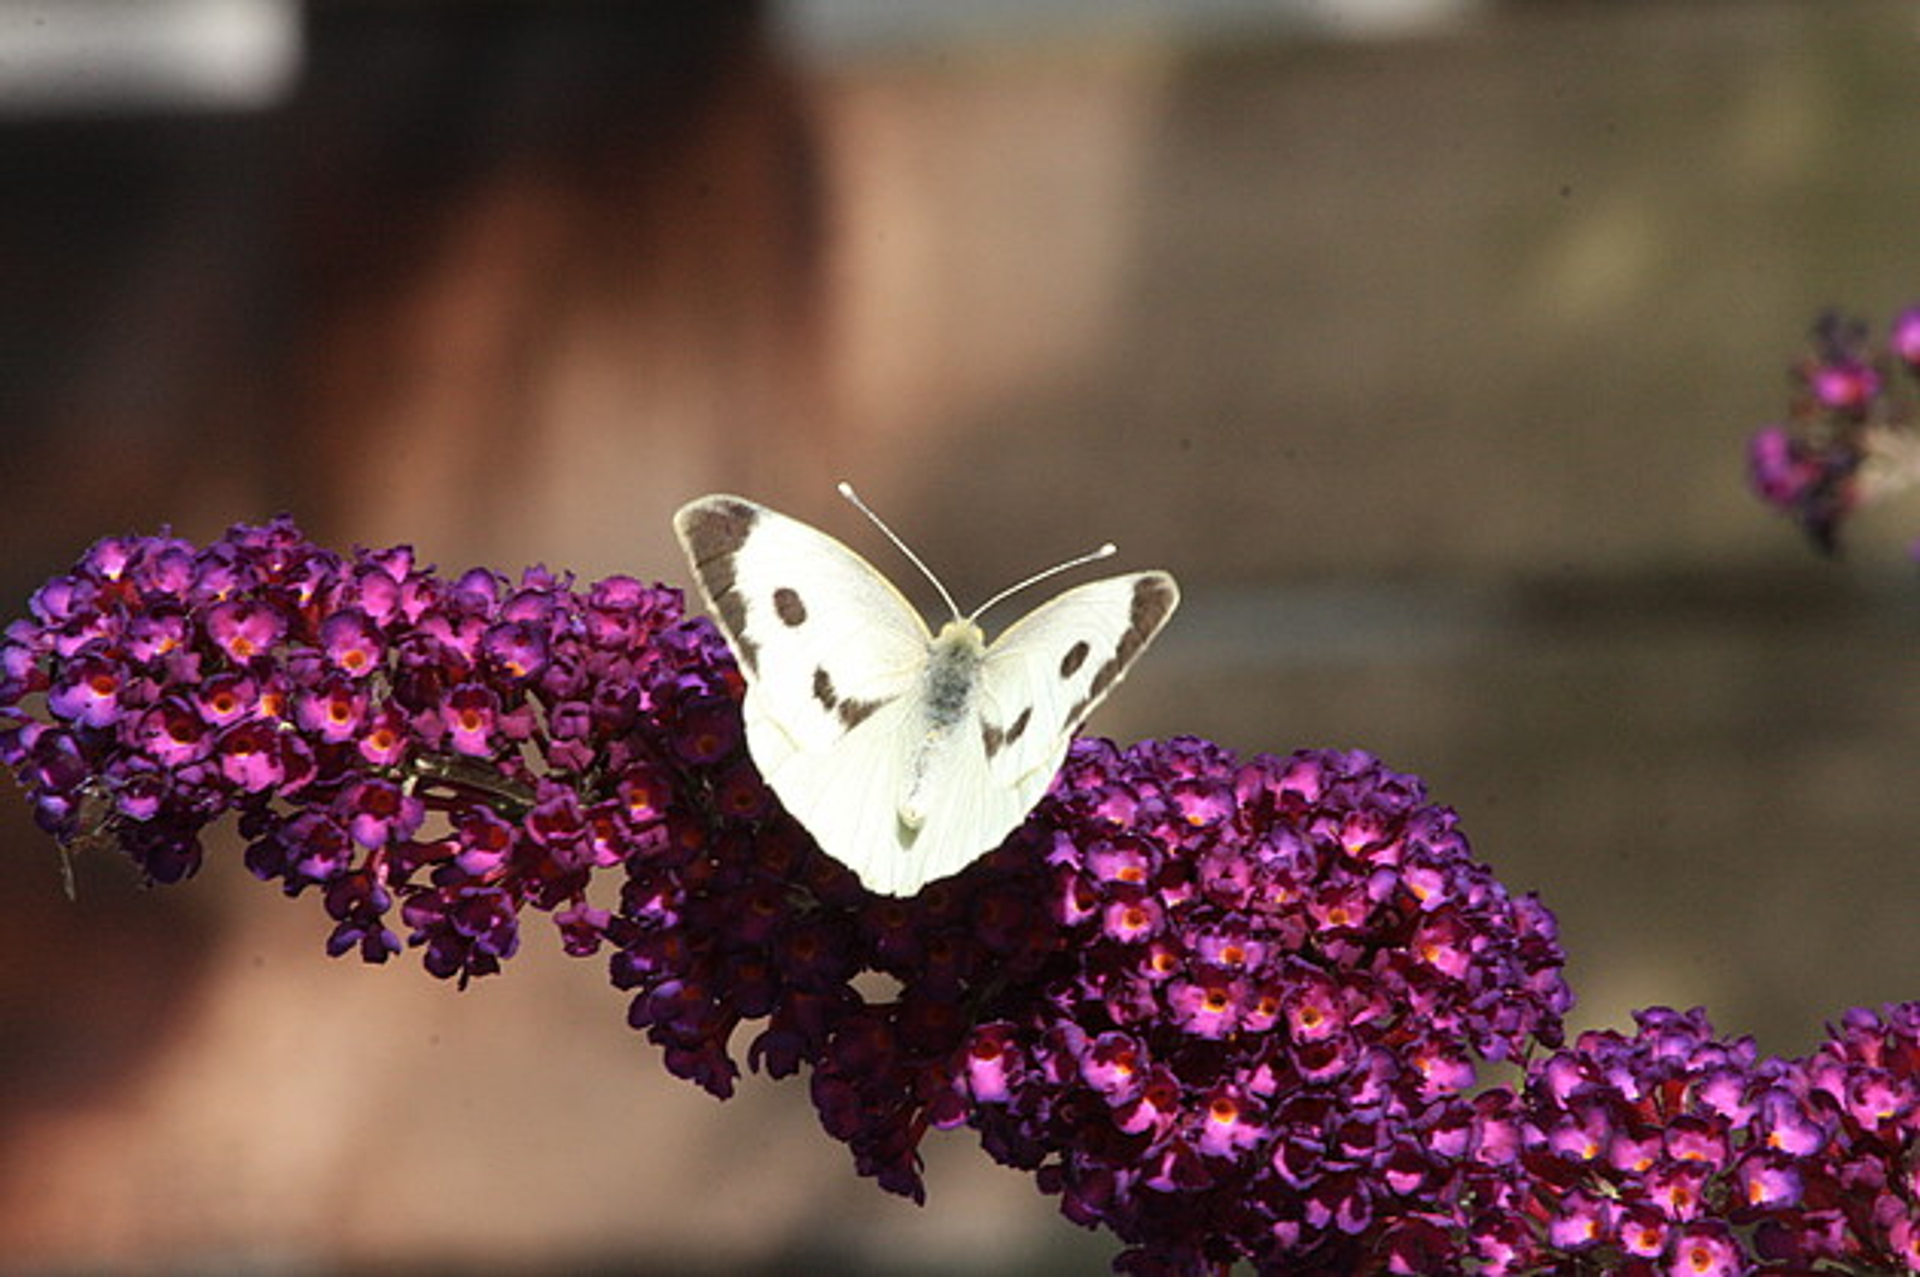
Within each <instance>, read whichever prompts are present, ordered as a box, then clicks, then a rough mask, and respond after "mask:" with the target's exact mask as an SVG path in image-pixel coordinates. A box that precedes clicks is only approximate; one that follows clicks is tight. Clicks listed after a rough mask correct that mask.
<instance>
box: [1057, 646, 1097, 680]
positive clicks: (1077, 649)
mask: <svg viewBox="0 0 1920 1277" xmlns="http://www.w3.org/2000/svg"><path fill="white" fill-rule="evenodd" d="M1089 650H1090V649H1089V648H1088V647H1087V641H1086V640H1085V639H1081V640H1080V641H1079V642H1078V643H1075V644H1074V645H1073V646H1072V647H1070V648H1068V649H1067V654H1066V655H1065V656H1063V657H1061V658H1060V677H1061V678H1072V677H1073V676H1074V674H1075V673H1076V672H1077V671H1078V670H1079V669H1080V667H1081V666H1082V665H1085V664H1086V663H1087V652H1088V651H1089Z"/></svg>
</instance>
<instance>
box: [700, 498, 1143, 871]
mask: <svg viewBox="0 0 1920 1277" xmlns="http://www.w3.org/2000/svg"><path fill="white" fill-rule="evenodd" d="M674 527H675V530H676V532H677V533H678V535H679V537H680V540H681V543H682V545H683V546H684V547H685V548H686V551H687V556H688V559H689V561H690V562H691V564H692V565H693V569H694V577H695V580H696V581H697V582H698V584H699V586H700V590H701V593H702V594H703V595H704V596H705V598H706V601H707V605H708V608H709V610H710V611H711V612H712V613H713V616H714V618H715V620H716V622H717V623H718V624H719V626H720V629H721V632H722V633H723V634H724V635H725V636H726V638H727V641H728V643H729V645H730V646H731V647H732V648H733V650H734V654H735V656H736V657H737V658H738V659H739V662H740V666H741V671H742V673H743V675H744V676H745V678H746V682H747V692H746V698H745V703H744V713H745V718H746V729H747V748H748V751H749V753H751V755H752V756H753V760H754V763H755V765H756V766H757V767H758V768H759V769H760V773H761V775H762V776H763V777H764V778H765V780H766V782H767V784H768V785H769V786H770V787H771V788H772V789H773V791H774V793H775V794H776V795H778V796H779V798H780V800H781V802H782V804H784V805H785V806H786V808H787V810H788V811H789V812H791V813H792V814H793V815H794V817H795V818H796V819H798V820H799V821H800V823H801V824H802V825H804V826H805V827H806V828H807V830H808V832H809V833H811V834H812V835H813V836H814V839H815V840H816V841H817V842H819V844H820V846H821V848H822V849H823V850H825V851H826V852H827V853H828V854H829V855H831V856H833V857H834V858H835V859H837V860H839V861H841V862H842V863H843V864H845V865H847V866H848V867H849V868H851V869H852V870H853V871H854V872H855V873H856V874H858V875H859V877H860V879H861V881H862V882H863V883H864V884H865V885H866V886H867V887H868V888H869V889H871V890H873V891H877V892H881V893H884V894H888V895H911V894H913V893H914V892H916V891H918V890H919V889H920V888H921V887H922V886H924V885H925V884H926V883H928V882H931V881H933V880H935V879H938V878H943V877H946V876H947V875H949V874H952V873H956V872H958V871H959V870H960V869H962V868H964V867H965V866H966V865H967V864H968V863H970V862H971V861H972V860H974V859H975V858H977V857H979V856H981V855H983V854H985V853H986V852H988V851H991V850H992V849H993V848H995V847H997V846H998V845H999V844H1000V843H1001V842H1002V841H1004V840H1005V838H1006V836H1007V835H1008V834H1009V833H1011V832H1012V831H1013V829H1014V828H1015V827H1016V826H1018V825H1019V824H1020V822H1021V821H1022V820H1024V819H1025V818H1026V815H1027V813H1028V812H1029V811H1031V810H1032V808H1033V806H1034V804H1035V803H1037V802H1039V800H1040V798H1041V797H1042V796H1043V795H1044V794H1045V793H1046V790H1047V787H1048V785H1050V784H1051V783H1052V780H1053V776H1054V773H1055V772H1056V771H1058V770H1059V767H1060V763H1061V761H1062V760H1063V759H1064V757H1065V755H1066V750H1067V745H1068V743H1069V742H1070V741H1071V740H1072V737H1073V734H1074V732H1075V731H1076V730H1077V729H1078V728H1079V726H1080V723H1081V722H1082V721H1083V720H1084V719H1085V718H1086V716H1087V715H1088V714H1089V713H1091V712H1092V710H1093V708H1094V706H1095V705H1097V704H1098V703H1099V702H1100V700H1101V699H1102V698H1103V697H1104V696H1105V695H1106V693H1107V692H1108V691H1109V690H1111V688H1112V686H1113V685H1114V684H1116V683H1117V682H1118V681H1119V680H1120V677H1121V676H1122V675H1123V674H1124V673H1125V671H1126V669H1127V667H1128V666H1129V665H1130V664H1131V663H1132V661H1133V659H1134V658H1135V657H1137V656H1138V655H1139V653H1140V651H1141V650H1142V649H1144V647H1145V646H1146V644H1147V643H1148V642H1149V641H1150V640H1151V639H1152V637H1153V635H1154V634H1155V633H1157V632H1158V630H1159V628H1160V626H1161V625H1162V624H1164V622H1165V621H1166V618H1167V616H1168V615H1170V614H1171V612H1172V610H1173V608H1174V605H1175V604H1176V603H1177V601H1178V597H1179V595H1178V591H1177V589H1176V588H1175V586H1174V584H1173V579H1172V578H1171V577H1170V576H1168V575H1166V574H1165V573H1162V572H1142V573H1135V574H1133V575H1130V576H1120V577H1112V578H1109V579H1107V580H1103V581H1095V582H1092V583H1090V584H1087V585H1081V586H1077V587H1075V588H1074V589H1071V590H1068V591H1066V592H1065V593H1063V594H1061V595H1059V596H1058V597H1057V598H1055V599H1053V600H1052V601H1051V602H1048V603H1045V604H1042V605H1041V606H1040V607H1039V608H1036V609H1035V610H1034V611H1033V612H1031V613H1029V614H1028V615H1027V616H1026V617H1024V618H1022V619H1021V620H1020V621H1018V622H1016V623H1015V624H1014V625H1012V626H1011V627H1009V628H1008V629H1007V631H1006V632H1005V633H1004V634H1002V635H1000V636H999V637H998V638H997V639H996V640H994V641H993V642H992V643H989V642H988V641H987V637H986V634H985V632H984V631H983V630H982V629H981V628H980V626H979V625H978V624H976V623H975V621H974V619H973V618H972V617H960V616H955V617H954V618H953V619H952V620H950V621H948V622H947V623H946V624H944V625H943V626H942V627H941V629H940V631H939V633H938V634H935V633H933V632H932V631H930V630H929V629H928V628H927V625H926V622H925V621H924V620H923V619H921V616H920V614H919V612H918V611H917V610H915V609H914V608H913V606H912V605H911V604H909V603H908V602H907V601H906V599H905V598H904V597H903V596H902V595H901V594H900V592H899V591H898V590H897V589H895V588H894V586H893V585H892V583H891V582H889V581H888V580H887V579H886V578H885V577H884V576H882V575H881V574H880V573H879V572H878V571H877V570H875V569H874V568H873V567H872V566H871V565H869V564H868V563H867V562H866V561H865V560H864V559H862V558H861V557H860V556H859V555H857V554H855V553H854V552H853V551H852V550H850V549H848V548H847V547H846V546H844V545H842V544H841V543H840V542H839V541H837V540H835V539H834V538H832V537H830V536H828V535H826V534H825V533H823V532H820V531H818V530H817V529H814V528H811V527H809V526H807V525H806V524H804V523H801V522H799V521H798V520H796V519H791V518H788V517H787V516H785V515H782V514H779V513H777V512H775V511H773V510H769V509H767V508H766V507H764V506H760V505H757V504H755V503H754V502H751V501H748V500H746V499H744V498H741V497H733V496H724V495H719V496H710V497H702V498H700V499H699V500H697V501H693V502H690V503H689V504H688V505H686V506H685V507H683V508H682V509H681V510H680V512H679V513H678V514H677V515H676V516H675V518H674Z"/></svg>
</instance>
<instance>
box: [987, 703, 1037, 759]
mask: <svg viewBox="0 0 1920 1277" xmlns="http://www.w3.org/2000/svg"><path fill="white" fill-rule="evenodd" d="M1032 721H1033V706H1031V705H1029V706H1027V707H1026V708H1025V709H1023V710H1021V711H1020V716H1019V717H1018V718H1016V719H1014V720H1013V726H1012V727H1005V728H1003V727H999V726H997V725H995V724H993V723H989V722H987V721H986V720H985V719H982V720H981V722H980V743H981V744H982V745H984V746H985V747H986V750H987V757H988V758H992V757H993V756H994V755H995V754H997V753H999V752H1000V751H1001V750H1003V749H1005V748H1006V747H1007V746H1009V745H1011V744H1013V743H1014V742H1015V741H1017V740H1019V739H1020V738H1021V737H1022V736H1024V735H1025V734H1026V731H1027V724H1028V723H1030V722H1032Z"/></svg>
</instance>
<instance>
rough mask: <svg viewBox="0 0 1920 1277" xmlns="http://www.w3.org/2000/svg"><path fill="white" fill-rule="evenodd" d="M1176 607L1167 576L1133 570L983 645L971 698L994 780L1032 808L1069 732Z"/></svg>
mask: <svg viewBox="0 0 1920 1277" xmlns="http://www.w3.org/2000/svg"><path fill="white" fill-rule="evenodd" d="M1179 601H1180V592H1179V590H1178V589H1177V588H1176V587H1175V585H1174V583H1173V578H1172V577H1171V576H1168V575H1167V574H1166V573H1164V572H1136V573H1133V574H1131V575H1128V576H1116V577H1110V578H1108V579H1106V580H1104V581H1094V582H1092V583H1090V584H1087V585H1081V586H1075V587H1074V588H1073V589H1071V590H1068V591H1067V592H1066V593H1064V594H1062V595H1060V596H1059V597H1058V598H1055V599H1053V600H1052V601H1051V602H1048V603H1044V604H1042V605H1041V606H1039V607H1037V608H1035V609H1034V610H1033V611H1032V612H1029V613H1028V614H1027V615H1026V616H1024V617H1022V618H1021V619H1020V620H1019V621H1017V622H1016V623H1015V624H1014V625H1013V626H1012V627H1011V628H1009V629H1008V630H1007V632H1006V633H1004V634H1002V635H1001V636H1000V637H999V639H998V640H996V641H995V642H994V644H993V646H991V647H990V648H988V649H987V660H986V664H985V666H984V667H983V669H982V671H981V695H980V702H979V704H980V715H981V725H980V730H981V741H982V746H983V751H984V753H985V755H986V762H987V768H988V772H989V774H990V775H991V777H992V779H993V783H994V784H996V785H998V786H1002V787H1007V788H1010V789H1012V790H1013V791H1015V792H1017V793H1019V794H1020V795H1021V796H1022V797H1023V798H1024V800H1025V803H1026V806H1027V807H1031V806H1032V805H1033V804H1034V803H1037V802H1039V801H1040V797H1041V795H1043V794H1045V793H1046V791H1047V786H1048V785H1050V784H1051V783H1052V782H1053V775H1054V773H1055V772H1057V771H1059V770H1060V762H1061V760H1062V759H1063V758H1064V757H1065V756H1066V752H1067V744H1068V742H1070V741H1071V740H1072V739H1073V734H1074V733H1075V732H1077V731H1079V730H1080V725H1081V724H1082V723H1084V722H1085V721H1086V719H1087V715H1089V714H1091V713H1092V712H1093V711H1094V708H1095V707H1096V706H1098V705H1099V704H1100V702H1101V701H1102V700H1104V699H1106V696H1107V693H1109V692H1111V691H1112V690H1113V689H1114V687H1115V686H1116V685H1117V684H1118V683H1119V682H1120V680H1121V679H1122V678H1124V677H1125V676H1126V672H1127V670H1128V669H1129V668H1131V667H1132V665H1133V662H1134V661H1135V660H1136V659H1138V658H1139V656H1140V653H1141V652H1142V651H1144V650H1145V649H1146V646H1147V644H1148V643H1151V642H1152V641H1153V637H1154V635H1156V634H1158V633H1159V632H1160V627H1161V626H1163V625H1165V624H1166V622H1167V618H1168V617H1169V616H1171V615H1173V609H1174V607H1175V606H1177V605H1178V603H1179ZM1016 823H1017V822H1016Z"/></svg>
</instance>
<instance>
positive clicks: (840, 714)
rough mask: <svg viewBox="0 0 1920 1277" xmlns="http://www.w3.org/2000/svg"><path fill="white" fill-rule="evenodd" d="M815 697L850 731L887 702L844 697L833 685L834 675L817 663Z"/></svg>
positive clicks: (815, 667) (814, 671)
mask: <svg viewBox="0 0 1920 1277" xmlns="http://www.w3.org/2000/svg"><path fill="white" fill-rule="evenodd" d="M813 699H814V700H816V701H819V702H820V708H821V709H824V710H826V711H827V713H829V714H832V715H833V716H834V717H835V718H838V719H839V720H840V725H841V726H842V727H844V728H846V729H847V730H848V731H852V730H853V729H854V728H856V727H858V726H859V725H860V724H861V723H864V722H865V721H866V720H867V718H868V716H870V715H871V714H872V713H873V712H874V711H875V710H877V709H879V708H880V707H881V706H882V705H885V704H886V703H887V702H886V701H884V700H879V701H856V700H848V699H845V698H843V697H842V696H841V695H840V693H839V691H838V690H836V689H835V687H834V685H833V675H831V674H829V673H827V670H826V667H825V666H824V665H816V666H814V669H813Z"/></svg>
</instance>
